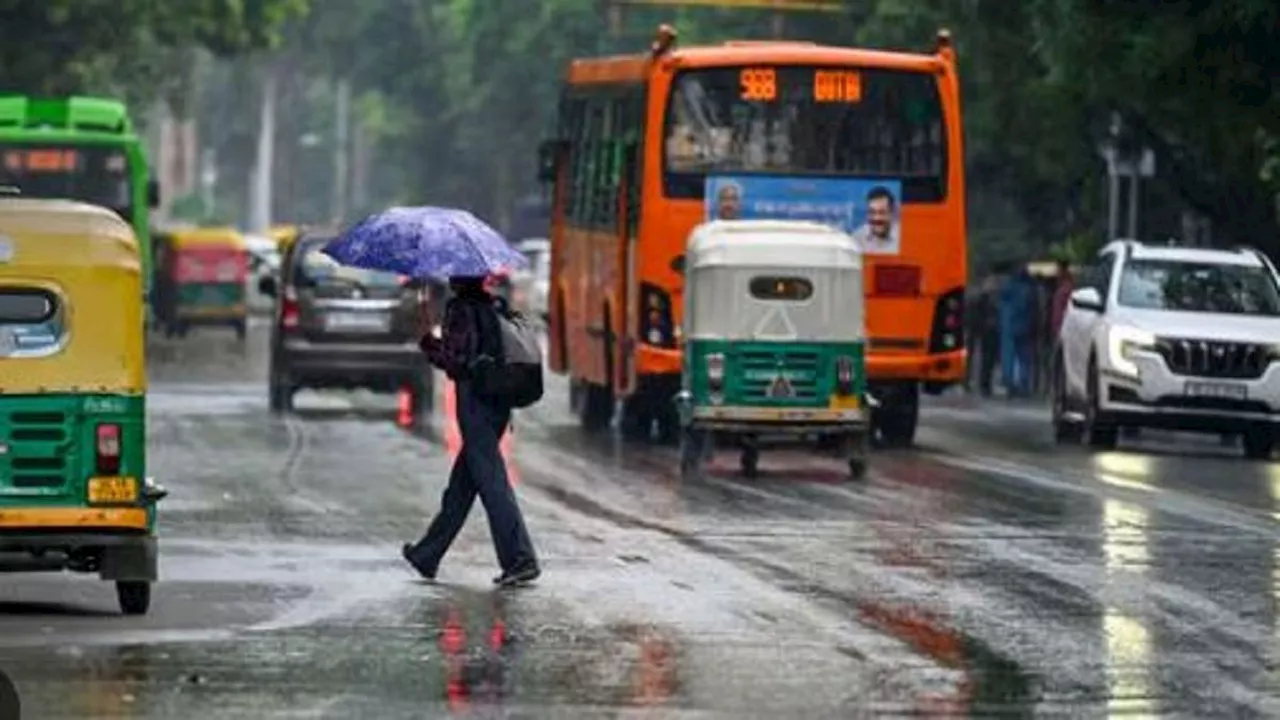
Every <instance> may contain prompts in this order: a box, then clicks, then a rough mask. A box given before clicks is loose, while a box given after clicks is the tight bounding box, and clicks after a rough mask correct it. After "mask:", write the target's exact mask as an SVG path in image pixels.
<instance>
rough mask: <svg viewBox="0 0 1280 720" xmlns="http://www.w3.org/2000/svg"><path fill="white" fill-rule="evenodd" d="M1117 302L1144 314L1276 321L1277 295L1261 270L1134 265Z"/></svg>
mask: <svg viewBox="0 0 1280 720" xmlns="http://www.w3.org/2000/svg"><path fill="white" fill-rule="evenodd" d="M1117 300H1118V302H1119V303H1120V304H1121V305H1123V306H1126V307H1132V308H1141V309H1144V310H1175V311H1180V312H1204V313H1226V314H1232V315H1266V316H1271V317H1275V316H1280V290H1277V287H1276V280H1275V278H1274V277H1273V276H1272V274H1271V272H1270V271H1269V270H1268V269H1267V268H1265V267H1261V266H1246V265H1227V264H1220V263H1205V262H1184V261H1177V260H1133V261H1130V262H1129V263H1127V264H1126V265H1125V268H1124V271H1123V273H1122V274H1121V276H1120V293H1119V297H1118V298H1117Z"/></svg>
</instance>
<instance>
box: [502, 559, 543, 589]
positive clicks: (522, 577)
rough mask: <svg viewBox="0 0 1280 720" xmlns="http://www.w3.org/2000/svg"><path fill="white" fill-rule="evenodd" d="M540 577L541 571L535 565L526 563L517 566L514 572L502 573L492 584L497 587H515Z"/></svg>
mask: <svg viewBox="0 0 1280 720" xmlns="http://www.w3.org/2000/svg"><path fill="white" fill-rule="evenodd" d="M541 575H542V569H541V568H539V567H538V564H537V563H527V564H524V565H517V566H516V568H515V569H514V570H511V571H508V572H504V573H502V574H501V575H499V576H498V577H496V578H494V579H493V584H494V585H498V586H499V587H517V586H520V585H527V584H529V583H531V582H533V581H534V580H537V579H538V577H539V576H541Z"/></svg>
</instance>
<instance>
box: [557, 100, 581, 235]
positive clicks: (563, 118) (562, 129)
mask: <svg viewBox="0 0 1280 720" xmlns="http://www.w3.org/2000/svg"><path fill="white" fill-rule="evenodd" d="M582 109H583V108H582V98H578V97H571V96H569V95H565V96H564V97H562V98H561V100H560V118H559V123H558V127H557V129H556V134H557V136H558V139H559V140H561V141H563V142H566V143H568V145H569V177H568V181H567V182H565V183H564V187H563V188H560V202H561V203H563V207H564V208H565V211H566V212H570V211H571V210H572V208H573V203H574V199H575V198H576V197H578V193H577V189H576V187H575V185H576V184H577V183H578V182H579V177H578V173H577V161H578V155H579V154H580V152H579V145H578V140H579V135H580V133H581V132H582Z"/></svg>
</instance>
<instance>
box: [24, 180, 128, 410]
mask: <svg viewBox="0 0 1280 720" xmlns="http://www.w3.org/2000/svg"><path fill="white" fill-rule="evenodd" d="M144 319H145V313H144V306H143V283H142V263H141V258H140V255H139V251H138V242H137V239H136V237H135V236H134V233H133V230H132V229H131V228H130V227H129V225H128V224H126V223H125V222H124V221H123V220H121V219H120V216H118V215H117V214H115V213H114V212H112V211H111V210H108V209H106V208H103V207H98V206H95V205H88V204H85V203H79V202H72V201H67V200H35V199H10V198H4V197H0V394H44V393H67V392H84V393H101V392H119V393H129V394H134V393H142V392H144V391H145V388H146V359H145V352H144V347H145V345H144V338H143V333H144Z"/></svg>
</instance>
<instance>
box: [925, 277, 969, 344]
mask: <svg viewBox="0 0 1280 720" xmlns="http://www.w3.org/2000/svg"><path fill="white" fill-rule="evenodd" d="M964 346H965V337H964V288H956V289H955V290H952V291H950V292H948V293H946V294H944V295H942V296H941V297H939V298H938V304H937V307H936V308H935V309H934V313H933V332H931V333H930V334H929V352H931V353H944V352H951V351H953V350H960V349H962V348H963V347H964Z"/></svg>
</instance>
